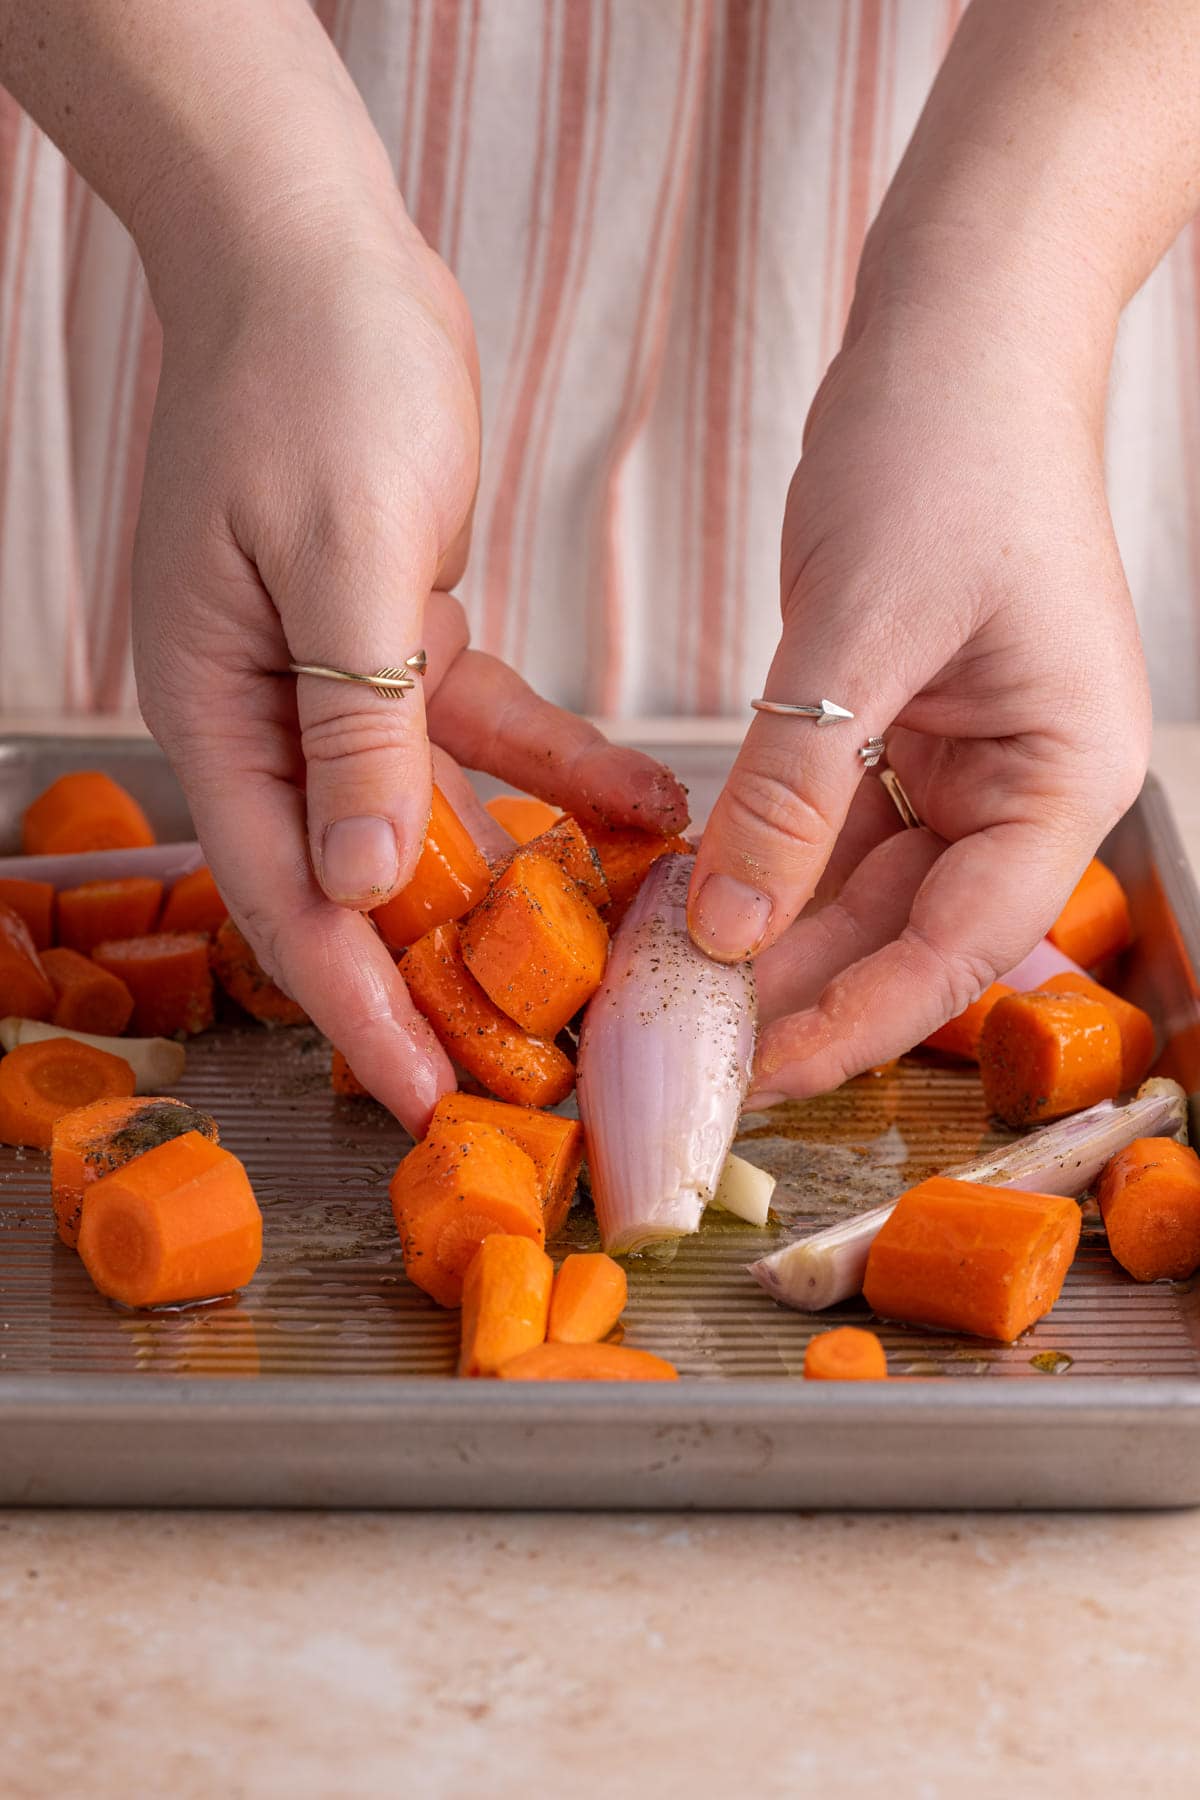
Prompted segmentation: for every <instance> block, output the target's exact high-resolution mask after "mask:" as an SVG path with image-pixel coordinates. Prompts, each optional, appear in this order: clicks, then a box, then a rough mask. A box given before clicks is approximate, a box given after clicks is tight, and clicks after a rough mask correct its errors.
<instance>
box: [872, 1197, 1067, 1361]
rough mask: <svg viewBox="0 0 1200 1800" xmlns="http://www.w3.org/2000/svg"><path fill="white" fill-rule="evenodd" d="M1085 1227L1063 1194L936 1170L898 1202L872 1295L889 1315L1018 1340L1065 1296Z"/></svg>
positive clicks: (881, 1243) (877, 1252)
mask: <svg viewBox="0 0 1200 1800" xmlns="http://www.w3.org/2000/svg"><path fill="white" fill-rule="evenodd" d="M1079 1226H1080V1212H1079V1207H1078V1206H1077V1205H1076V1203H1075V1201H1074V1200H1071V1199H1064V1198H1063V1197H1062V1196H1060V1195H1057V1194H1024V1193H1017V1192H1015V1191H1014V1190H1012V1189H1010V1188H997V1187H988V1186H985V1185H984V1184H983V1183H980V1182H971V1181H954V1180H951V1179H950V1177H948V1176H945V1175H935V1176H934V1177H933V1178H932V1180H930V1181H923V1182H921V1184H920V1186H919V1187H914V1188H910V1189H909V1190H908V1192H907V1193H906V1194H901V1196H900V1198H899V1200H898V1201H897V1202H896V1207H895V1210H894V1211H893V1212H892V1214H891V1216H890V1217H889V1218H888V1219H887V1220H886V1221H885V1222H884V1225H883V1227H882V1229H881V1230H880V1232H879V1235H878V1237H877V1238H876V1239H875V1241H874V1243H873V1244H872V1245H871V1250H870V1254H869V1256H868V1257H867V1273H866V1279H865V1281H864V1282H863V1294H864V1296H865V1298H866V1301H867V1304H868V1305H869V1306H870V1308H871V1310H872V1312H874V1313H877V1314H878V1315H879V1317H880V1318H883V1319H901V1320H903V1321H904V1322H905V1323H909V1324H915V1325H934V1326H938V1327H940V1328H941V1329H943V1330H946V1331H966V1332H970V1333H971V1335H972V1336H974V1337H986V1338H999V1340H1000V1341H1001V1342H1002V1343H1006V1344H1011V1343H1013V1342H1014V1341H1015V1340H1016V1339H1017V1338H1019V1337H1020V1335H1021V1333H1022V1332H1023V1331H1027V1330H1028V1328H1029V1327H1030V1326H1031V1325H1032V1324H1033V1323H1034V1321H1035V1320H1037V1319H1040V1318H1042V1317H1043V1315H1044V1314H1046V1313H1048V1312H1049V1311H1050V1308H1051V1307H1052V1306H1053V1305H1054V1302H1055V1301H1056V1300H1057V1299H1058V1296H1059V1294H1060V1292H1061V1291H1062V1284H1063V1282H1064V1280H1065V1279H1066V1273H1067V1270H1068V1269H1069V1268H1070V1266H1071V1259H1072V1257H1073V1256H1074V1255H1075V1250H1076V1246H1077V1245H1078V1243H1079Z"/></svg>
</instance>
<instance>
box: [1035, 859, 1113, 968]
mask: <svg viewBox="0 0 1200 1800" xmlns="http://www.w3.org/2000/svg"><path fill="white" fill-rule="evenodd" d="M1046 935H1047V937H1048V938H1049V939H1050V942H1051V943H1052V944H1053V945H1054V946H1055V947H1056V949H1059V950H1061V951H1062V953H1063V955H1064V956H1069V957H1070V958H1071V961H1072V962H1077V963H1079V964H1080V965H1081V966H1082V967H1083V968H1085V969H1091V968H1093V967H1094V966H1095V965H1096V964H1097V963H1101V962H1103V961H1104V960H1105V958H1106V957H1109V956H1115V955H1116V954H1117V953H1118V951H1121V950H1124V949H1126V948H1127V947H1128V946H1129V945H1130V944H1131V943H1132V942H1133V924H1132V921H1131V920H1130V916H1129V901H1128V900H1127V899H1126V898H1125V890H1124V888H1123V887H1122V886H1121V884H1120V882H1119V881H1118V880H1117V878H1116V876H1115V875H1114V874H1113V872H1112V870H1111V869H1107V868H1105V866H1104V864H1103V863H1102V862H1097V861H1095V860H1094V859H1093V861H1092V862H1090V863H1089V864H1088V866H1087V868H1086V869H1085V870H1084V871H1083V874H1082V875H1081V876H1080V878H1079V881H1078V884H1077V885H1076V887H1075V891H1074V893H1073V894H1072V895H1071V898H1070V899H1069V900H1068V901H1067V904H1066V905H1065V906H1064V907H1063V909H1062V911H1061V913H1059V915H1058V918H1057V919H1056V920H1055V921H1054V924H1053V925H1052V926H1051V927H1050V930H1049V931H1048V932H1047V934H1046Z"/></svg>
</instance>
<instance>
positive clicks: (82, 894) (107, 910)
mask: <svg viewBox="0 0 1200 1800" xmlns="http://www.w3.org/2000/svg"><path fill="white" fill-rule="evenodd" d="M161 906H162V882H161V881H154V880H152V879H151V878H150V876H148V875H130V876H126V877H125V879H123V880H121V881H88V882H85V883H84V885H83V886H82V887H74V888H63V889H62V891H61V892H60V894H59V896H58V941H59V943H60V944H65V945H66V947H67V949H68V950H80V951H82V952H83V954H84V955H85V956H90V955H91V953H92V951H93V950H94V949H95V948H96V945H97V944H106V943H108V942H109V941H110V939H112V938H132V937H144V936H145V935H146V933H147V932H148V931H153V930H154V926H155V923H156V921H157V919H158V914H159V909H160V907H161Z"/></svg>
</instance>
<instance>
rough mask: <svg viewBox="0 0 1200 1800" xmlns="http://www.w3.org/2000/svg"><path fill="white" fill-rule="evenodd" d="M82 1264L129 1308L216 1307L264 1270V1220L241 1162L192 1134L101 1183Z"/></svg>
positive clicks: (91, 1202) (90, 1207)
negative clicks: (204, 1303) (197, 1303)
mask: <svg viewBox="0 0 1200 1800" xmlns="http://www.w3.org/2000/svg"><path fill="white" fill-rule="evenodd" d="M79 1254H80V1256H81V1257H82V1258H83V1265H84V1267H85V1268H86V1270H87V1272H88V1274H89V1275H90V1276H91V1278H92V1280H93V1281H94V1282H95V1284H96V1286H97V1287H98V1288H99V1290H100V1292H101V1293H102V1294H107V1296H108V1297H109V1299H110V1300H120V1301H121V1302H123V1304H124V1305H126V1306H165V1305H169V1304H171V1303H174V1302H179V1301H181V1300H211V1299H215V1298H216V1297H217V1296H218V1295H219V1294H229V1293H232V1292H233V1291H234V1289H236V1288H241V1287H245V1285H246V1283H247V1282H248V1281H249V1280H250V1278H251V1277H252V1275H253V1274H254V1271H255V1270H256V1269H257V1267H258V1265H259V1262H260V1260H261V1258H262V1214H261V1213H260V1212H259V1210H258V1202H257V1200H256V1199H255V1198H254V1190H253V1189H252V1188H251V1186H250V1182H249V1180H248V1179H247V1176H246V1171H245V1169H244V1168H243V1167H242V1165H241V1163H240V1162H239V1161H238V1159H237V1157H236V1156H231V1155H230V1154H229V1151H228V1150H222V1149H221V1148H220V1146H219V1145H218V1144H214V1143H213V1142H212V1141H211V1139H209V1138H207V1137H202V1136H201V1135H200V1133H199V1132H198V1131H187V1132H185V1133H184V1134H183V1136H182V1137H177V1138H171V1139H170V1140H169V1141H168V1142H167V1143H165V1144H158V1145H156V1147H155V1148H154V1149H153V1150H147V1151H145V1152H144V1154H143V1155H141V1156H135V1157H134V1158H133V1159H132V1160H131V1161H130V1162H127V1163H126V1164H125V1165H124V1167H123V1168H120V1169H116V1170H114V1172H113V1173H112V1174H111V1175H104V1176H102V1177H101V1178H100V1180H99V1181H94V1182H92V1184H91V1185H90V1187H89V1188H88V1189H87V1192H86V1193H85V1195H84V1201H83V1223H82V1224H81V1225H80V1228H79Z"/></svg>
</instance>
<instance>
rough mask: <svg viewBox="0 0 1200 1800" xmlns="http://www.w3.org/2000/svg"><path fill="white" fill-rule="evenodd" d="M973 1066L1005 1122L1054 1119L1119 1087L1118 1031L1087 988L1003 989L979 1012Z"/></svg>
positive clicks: (1112, 1093) (990, 1103) (1105, 1097)
mask: <svg viewBox="0 0 1200 1800" xmlns="http://www.w3.org/2000/svg"><path fill="white" fill-rule="evenodd" d="M979 1073H980V1075H981V1077H982V1079H983V1093H984V1098H985V1099H986V1100H987V1103H988V1106H989V1107H990V1108H991V1110H992V1112H994V1113H995V1114H996V1116H997V1117H998V1118H1001V1119H1003V1120H1004V1122H1005V1124H1006V1125H1035V1124H1036V1125H1040V1124H1042V1123H1043V1122H1044V1121H1045V1120H1047V1119H1061V1118H1063V1117H1064V1115H1065V1114H1067V1113H1073V1112H1078V1111H1079V1110H1080V1109H1081V1108H1082V1107H1085V1106H1094V1105H1095V1104H1096V1102H1097V1100H1111V1099H1112V1098H1113V1097H1114V1096H1115V1095H1116V1094H1119V1093H1120V1091H1121V1033H1120V1031H1119V1030H1118V1029H1117V1022H1116V1020H1115V1019H1114V1018H1113V1015H1112V1013H1111V1012H1110V1011H1109V1010H1108V1008H1107V1007H1106V1006H1103V1005H1101V1003H1100V1001H1099V1000H1093V999H1092V998H1091V996H1090V995H1087V994H1046V993H1033V994H1006V995H1005V997H1004V999H1002V1000H997V1002H996V1004H995V1005H994V1006H993V1007H992V1009H991V1011H990V1012H989V1014H988V1016H987V1020H986V1022H985V1024H984V1027H983V1033H982V1035H981V1037H980V1040H979Z"/></svg>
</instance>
